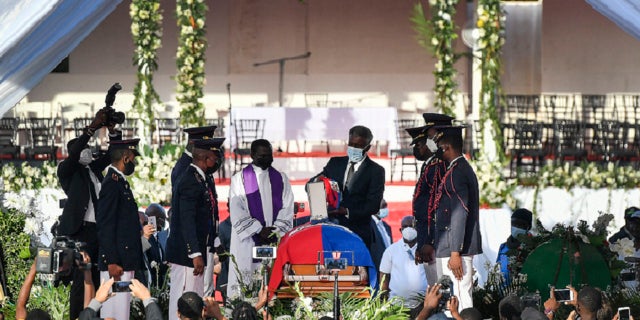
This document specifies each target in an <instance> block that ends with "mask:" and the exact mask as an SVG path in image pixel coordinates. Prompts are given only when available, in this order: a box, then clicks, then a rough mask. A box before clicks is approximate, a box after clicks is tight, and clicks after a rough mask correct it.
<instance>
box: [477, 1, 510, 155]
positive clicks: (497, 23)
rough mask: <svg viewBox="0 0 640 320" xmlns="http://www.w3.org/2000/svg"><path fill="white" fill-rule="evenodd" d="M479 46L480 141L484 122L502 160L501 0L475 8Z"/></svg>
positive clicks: (483, 2) (481, 4) (486, 2)
mask: <svg viewBox="0 0 640 320" xmlns="http://www.w3.org/2000/svg"><path fill="white" fill-rule="evenodd" d="M477 16H478V21H477V27H478V40H477V41H478V49H479V50H480V53H481V62H480V69H481V71H482V88H481V89H480V145H481V146H484V139H485V138H490V137H485V126H486V125H487V123H489V125H490V133H489V134H490V135H491V138H492V140H493V142H494V144H495V148H496V152H495V153H496V155H497V159H498V160H499V161H500V162H504V159H505V154H504V150H503V147H502V145H503V142H502V133H501V129H500V120H499V119H498V111H497V107H498V105H499V103H500V102H501V101H502V100H503V99H502V85H501V83H500V73H501V72H502V61H501V54H502V46H503V45H504V37H503V36H502V34H503V32H504V22H505V15H504V12H503V11H502V8H501V7H500V0H480V1H479V2H478V8H477ZM481 150H482V149H481Z"/></svg>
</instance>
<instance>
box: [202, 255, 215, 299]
mask: <svg viewBox="0 0 640 320" xmlns="http://www.w3.org/2000/svg"><path fill="white" fill-rule="evenodd" d="M214 289H215V287H214V286H213V252H209V247H207V265H206V266H205V267H204V296H202V297H203V298H204V297H212V296H213V290H214Z"/></svg>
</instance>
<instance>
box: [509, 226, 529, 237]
mask: <svg viewBox="0 0 640 320" xmlns="http://www.w3.org/2000/svg"><path fill="white" fill-rule="evenodd" d="M521 234H527V230H525V229H521V228H518V227H511V236H512V237H514V238H516V239H517V238H518V236H519V235H521Z"/></svg>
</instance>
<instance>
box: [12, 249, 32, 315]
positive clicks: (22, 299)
mask: <svg viewBox="0 0 640 320" xmlns="http://www.w3.org/2000/svg"><path fill="white" fill-rule="evenodd" d="M35 279H36V262H35V261H34V262H33V264H31V269H29V274H28V275H27V278H26V279H24V282H23V283H22V287H21V288H20V293H18V301H17V302H16V319H25V318H26V317H27V302H29V295H31V286H33V282H34V281H35Z"/></svg>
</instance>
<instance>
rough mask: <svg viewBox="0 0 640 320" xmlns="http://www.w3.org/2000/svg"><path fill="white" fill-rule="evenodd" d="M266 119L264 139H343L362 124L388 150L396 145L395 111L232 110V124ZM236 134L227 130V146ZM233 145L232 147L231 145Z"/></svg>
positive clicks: (349, 109) (319, 109) (339, 109)
mask: <svg viewBox="0 0 640 320" xmlns="http://www.w3.org/2000/svg"><path fill="white" fill-rule="evenodd" d="M238 119H265V120H266V121H265V128H264V138H265V139H268V140H270V141H291V140H294V141H295V140H308V141H323V140H344V141H345V142H346V141H347V138H348V132H349V129H350V128H351V127H352V126H354V125H363V126H366V127H368V128H369V129H371V132H372V133H373V140H379V141H388V144H389V148H394V147H395V146H396V145H397V138H396V123H395V120H397V119H398V113H397V109H396V108H386V107H378V108H366V107H358V108H284V107H255V108H253V107H251V108H250V107H247V108H235V107H234V108H233V109H232V111H231V121H236V120H238ZM234 135H235V132H234V131H233V129H231V130H227V139H228V141H229V143H235V138H234ZM234 146H235V144H234Z"/></svg>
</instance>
